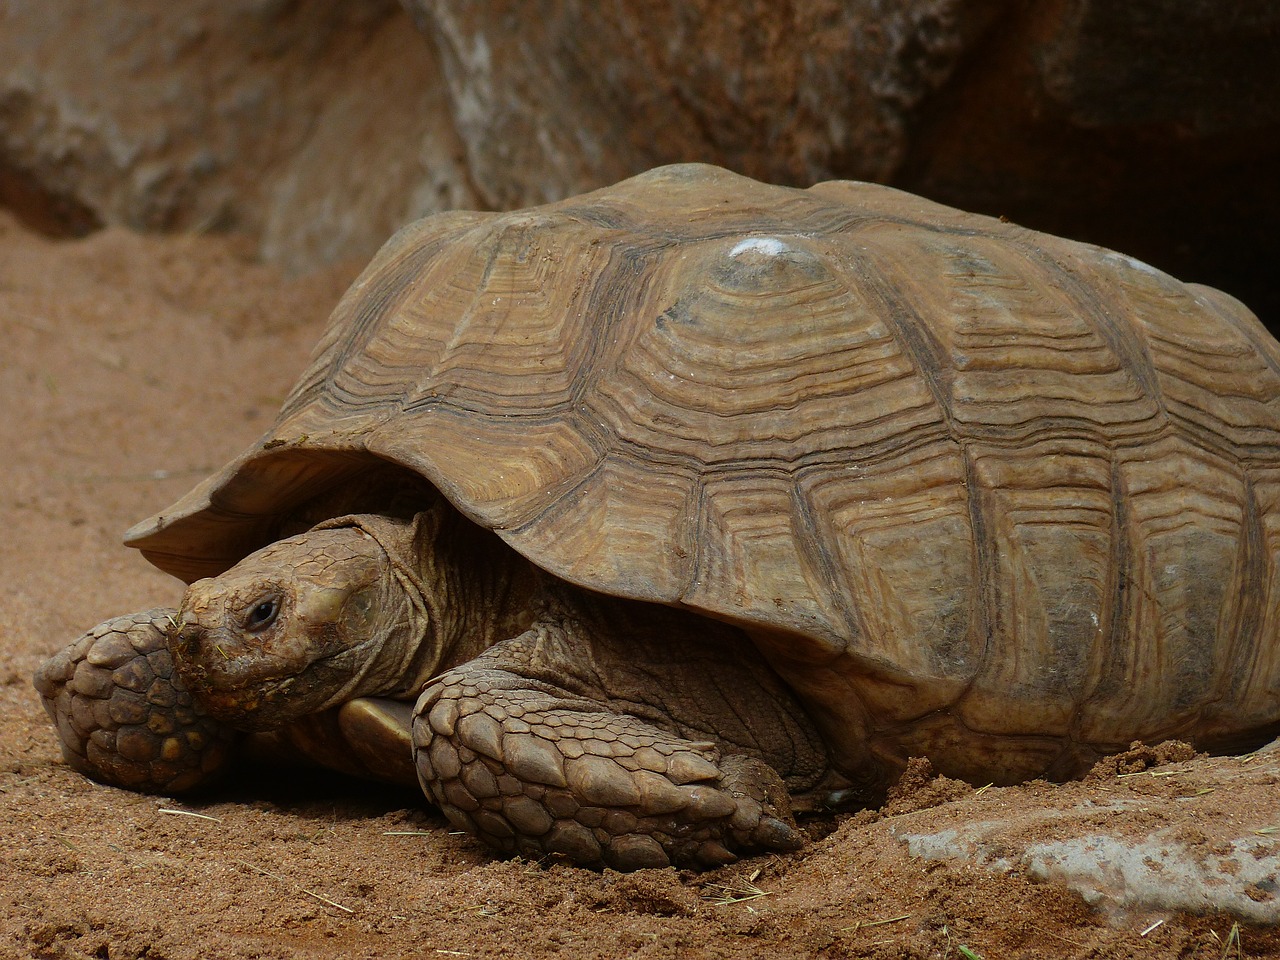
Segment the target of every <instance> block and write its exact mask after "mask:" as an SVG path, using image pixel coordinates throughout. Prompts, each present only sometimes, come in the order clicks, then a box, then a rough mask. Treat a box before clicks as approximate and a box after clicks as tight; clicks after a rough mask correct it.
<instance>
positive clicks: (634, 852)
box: [413, 657, 803, 870]
mask: <svg viewBox="0 0 1280 960" xmlns="http://www.w3.org/2000/svg"><path fill="white" fill-rule="evenodd" d="M484 659H485V660H490V659H491V658H489V657H486V658H484ZM417 713H418V716H417V719H416V721H415V723H414V726H413V744H414V758H415V761H416V763H417V765H418V777H419V780H420V781H421V783H422V786H423V789H424V790H425V791H426V792H427V793H428V794H429V795H430V796H431V797H432V798H433V799H434V800H435V801H436V803H437V804H438V805H439V806H440V809H441V810H442V811H443V812H444V813H445V815H446V816H447V817H448V818H449V820H450V821H451V822H452V823H453V824H454V825H455V826H457V827H459V828H460V829H463V830H466V831H468V832H469V833H473V834H475V835H476V836H478V837H480V838H481V839H482V840H484V841H485V842H486V843H488V844H489V845H490V846H492V847H494V848H495V849H498V850H501V851H503V852H506V853H519V854H522V855H524V856H529V857H534V858H541V857H543V856H548V855H553V854H554V855H560V856H564V857H566V858H568V859H569V860H572V861H573V862H575V863H578V864H580V865H583V866H600V865H605V866H610V867H614V868H615V869H618V870H638V869H641V868H643V867H665V866H669V865H671V864H676V865H678V866H690V867H703V868H705V867H714V866H719V865H721V864H724V863H729V862H732V861H733V860H735V859H737V856H736V853H735V852H734V851H739V852H741V851H752V850H796V849H799V847H800V846H801V844H802V842H803V839H802V836H801V834H800V833H799V832H798V831H797V830H796V828H795V825H794V822H793V821H792V820H791V814H790V804H789V803H788V802H787V791H786V788H785V786H784V785H783V783H782V780H781V778H780V777H779V776H778V774H777V773H776V772H775V771H774V770H773V769H772V768H770V767H769V766H768V765H767V764H765V763H763V762H761V761H759V760H756V759H754V758H750V757H746V756H742V755H733V756H729V757H722V756H721V753H720V750H719V749H718V748H717V746H716V744H714V743H712V742H710V741H691V740H684V739H682V738H680V737H677V736H673V735H672V734H670V733H668V732H666V731H664V730H661V729H659V728H657V727H655V726H652V725H650V724H648V723H644V722H643V721H640V720H637V719H636V718H635V717H633V716H628V715H626V714H620V713H614V712H611V711H609V710H608V709H607V708H606V707H605V706H604V705H602V704H600V703H598V702H595V701H591V700H583V699H580V698H576V697H570V696H566V695H565V694H564V693H563V691H559V690H557V689H556V688H555V687H553V686H551V685H549V684H542V683H538V682H537V681H530V680H529V679H527V678H524V677H520V676H517V675H515V674H512V673H508V672H506V671H503V670H499V669H490V668H487V667H486V666H484V665H481V664H480V663H478V662H476V661H473V662H471V663H469V664H466V665H464V666H462V667H460V668H458V669H456V670H450V671H448V672H446V673H445V674H444V675H443V676H441V677H440V678H439V679H438V680H437V681H436V682H435V683H433V684H432V685H431V686H430V687H429V688H428V689H427V690H426V692H425V693H424V694H423V695H422V697H421V699H420V700H419V701H418V706H417Z"/></svg>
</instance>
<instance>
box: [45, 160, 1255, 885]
mask: <svg viewBox="0 0 1280 960" xmlns="http://www.w3.org/2000/svg"><path fill="white" fill-rule="evenodd" d="M126 540H127V542H128V543H130V544H131V545H132V546H134V547H137V548H138V549H140V550H141V551H142V552H143V554H144V555H145V556H146V557H147V558H148V559H149V560H150V561H151V562H152V563H154V564H156V565H157V566H158V567H160V568H161V569H162V570H165V571H167V572H169V573H171V574H173V575H175V576H177V577H179V578H181V579H182V580H184V581H186V582H187V583H188V584H189V587H188V588H187V592H186V594H185V597H184V599H183V601H182V604H181V608H180V609H179V610H176V611H174V610H152V611H146V612H144V613H140V614H136V615H133V616H126V617H121V618H117V619H114V620H110V621H107V622H105V623H104V624H101V625H99V626H98V627H96V628H94V629H93V630H91V631H89V632H88V633H87V634H85V635H84V636H83V637H81V638H80V639H79V640H77V641H76V642H75V643H73V644H72V645H71V646H70V647H69V648H68V649H67V650H66V651H64V652H63V653H61V654H59V655H57V656H55V657H53V658H52V659H51V660H50V661H49V662H48V663H46V664H45V665H44V666H43V667H41V668H40V670H39V671H38V673H37V676H36V686H37V688H38V689H39V692H40V693H41V695H42V696H43V698H44V701H45V705H46V707H47V708H48V710H49V712H50V714H51V716H52V717H53V719H54V721H55V725H56V727H57V730H58V733H59V735H60V738H61V741H62V747H63V751H64V754H65V757H66V759H67V761H68V762H69V763H70V764H71V765H72V766H74V767H76V768H77V769H79V770H81V771H83V772H85V773H87V774H89V775H90V776H93V777H96V778H98V779H100V780H103V781H105V782H108V783H114V784H118V785H121V786H125V787H129V788H132V789H135V790H145V791H153V792H170V793H171V792H177V791H181V790H189V789H195V788H198V787H199V786H201V785H203V784H205V783H207V782H209V781H210V780H212V779H214V778H216V777H217V776H218V775H219V774H220V771H222V770H223V769H224V768H226V766H227V765H228V764H229V763H231V762H232V759H233V757H234V755H235V751H236V749H237V744H238V743H239V742H240V738H243V737H247V738H248V739H249V742H256V743H258V744H259V746H261V745H262V744H264V743H265V744H267V745H269V746H270V747H271V748H272V749H276V750H277V751H280V752H281V753H283V754H289V755H294V756H297V757H299V758H305V759H309V760H311V761H315V762H318V763H321V764H323V765H326V766H328V767H332V768H335V769H339V770H343V771H347V772H356V773H361V774H365V775H370V776H377V777H382V778H385V779H390V780H400V781H405V782H413V783H420V784H421V787H422V789H423V790H424V791H425V793H426V795H427V797H428V798H429V799H430V800H431V801H433V802H434V803H435V804H436V805H438V806H439V808H440V809H441V810H442V811H443V812H444V814H445V816H446V817H447V818H448V819H449V820H450V821H451V822H452V823H453V824H455V825H456V826H458V827H459V828H461V829H463V830H466V831H468V832H470V833H472V834H474V835H476V836H477V837H480V838H482V839H483V840H484V841H485V842H486V843H487V844H489V845H491V846H492V847H493V848H496V849H497V850H499V851H503V852H506V853H508V854H518V855H525V856H531V857H542V856H549V855H550V856H556V857H561V858H566V859H568V860H569V861H572V862H576V863H579V864H583V865H596V866H599V865H609V866H613V867H617V868H620V869H634V868H640V867H650V866H661V865H666V864H676V865H682V866H691V867H711V866H715V865H717V864H723V863H727V862H730V861H732V860H733V859H735V858H736V857H738V856H742V855H749V854H752V853H754V852H758V851H769V850H792V849H796V848H797V847H799V846H800V845H801V843H802V841H803V838H804V833H803V831H802V830H801V828H800V827H799V826H798V825H797V821H796V817H797V816H798V815H800V814H804V813H807V812H812V811H814V810H819V809H824V808H834V807H838V806H839V805H841V804H853V803H859V802H862V803H866V802H873V801H874V798H875V797H877V796H878V795H880V793H882V791H883V790H884V788H885V786H886V784H889V783H891V782H892V780H893V778H894V777H895V776H896V775H897V774H898V772H899V771H900V770H901V769H902V768H903V767H904V765H905V763H906V762H907V760H908V758H911V757H927V758H929V759H930V760H931V762H932V763H933V765H934V767H935V769H937V770H938V771H939V772H941V773H944V774H947V775H949V776H952V777H957V778H963V779H966V780H970V781H974V782H981V783H986V782H995V783H1002V784H1003V783H1012V782H1016V781H1020V780H1025V779H1029V778H1034V777H1048V778H1052V779H1065V778H1070V777H1073V776H1076V775H1079V774H1081V773H1082V772H1083V771H1086V770H1087V769H1088V768H1089V766H1090V764H1092V763H1093V762H1095V761H1096V759H1097V758H1098V757H1100V756H1102V755H1104V754H1106V753H1109V752H1113V751H1115V750H1117V749H1123V748H1124V747H1126V746H1128V745H1129V744H1130V743H1131V742H1132V741H1134V740H1146V741H1149V742H1155V741H1158V740H1163V739H1166V738H1174V737H1176V738H1182V739H1187V740H1190V741H1192V742H1194V743H1196V744H1197V745H1199V746H1201V747H1204V748H1207V749H1213V750H1232V749H1244V748H1246V747H1250V746H1253V745H1256V744H1258V743H1261V742H1263V741H1265V740H1267V739H1269V738H1271V737H1273V736H1274V735H1275V734H1276V732H1277V724H1278V721H1280V644H1278V643H1277V639H1278V637H1277V616H1278V611H1280V596H1278V595H1277V593H1278V591H1280V346H1278V345H1277V344H1276V342H1275V341H1273V340H1272V339H1271V338H1270V337H1269V335H1268V334H1267V333H1266V332H1265V331H1264V329H1263V327H1262V326H1261V325H1260V324H1259V322H1258V320H1257V319H1256V318H1255V317H1254V316H1253V315H1252V314H1251V313H1250V312H1249V311H1248V310H1247V309H1246V308H1245V307H1244V306H1243V305H1241V304H1240V303H1239V302H1237V301H1236V300H1234V299H1232V298H1231V297H1230V296H1228V295H1226V294H1224V293H1221V292H1219V291H1217V290H1213V289H1210V288H1207V287H1204V286H1199V285H1196V284H1184V283H1181V282H1179V281H1177V280H1175V279H1173V278H1171V277H1169V276H1167V275H1165V274H1164V273H1161V272H1159V271H1158V270H1155V269H1153V268H1151V267H1149V266H1147V265H1145V264H1143V263H1141V262H1139V261H1137V260H1134V259H1132V258H1130V257H1127V256H1124V255H1121V254H1118V253H1114V252H1111V251H1108V250H1104V249H1101V248H1099V247H1095V246H1091V245H1087V244H1082V243H1077V242H1072V241H1068V240H1064V239H1059V238H1056V237H1052V236H1048V235H1045V234H1042V233H1037V232H1034V231H1031V230H1028V229H1025V228H1022V227H1019V226H1017V225H1014V224H1012V223H1008V222H1006V221H1003V220H997V219H992V218H989V217H985V216H978V215H973V214H969V213H965V212H961V211H958V210H955V209H952V208H949V207H945V206H942V205H939V204H937V203H933V202H930V201H928V200H924V199H921V198H919V197H915V196H912V195H909V194H907V193H903V192H900V191H898V190H894V189H891V188H888V187H884V186H879V185H873V184H867V183H857V182H829V183H821V184H818V185H816V186H813V187H811V188H809V189H806V190H801V189H794V188H786V187H778V186H771V185H766V184H762V183H758V182H755V181H753V180H750V179H747V178H745V177H742V176H738V175H735V174H733V173H729V172H727V171H724V170H719V169H716V168H713V167H709V166H704V165H696V164H695V165H678V166H671V167H664V168H659V169H656V170H653V171H650V172H648V173H645V174H643V175H640V176H637V177H634V178H632V179H629V180H625V181H623V182H621V183H619V184H616V185H614V186H612V187H609V188H606V189H603V190H599V191H596V192H593V193H588V194H586V195H583V196H580V197H576V198H572V199H568V200H564V201H561V202H558V203H553V204H549V205H545V206H541V207H536V208H532V209H528V210H523V211H518V212H512V213H501V214H495V213H477V212H450V213H444V214H438V215H435V216H431V217H429V218H426V219H424V220H421V221H418V222H416V223H413V224H411V225H409V226H407V227H406V228H404V229H403V230H402V231H401V232H399V233H398V234H396V235H395V236H394V237H393V238H392V239H391V240H390V241H388V242H387V244H386V245H385V246H384V247H383V249H382V250H381V252H380V253H378V255H377V257H376V258H375V259H374V260H373V261H372V263H371V264H370V265H369V266H368V267H367V268H366V270H365V271H364V273H363V274H362V275H361V276H360V277H359V279H358V280H357V281H356V282H355V284H354V285H353V286H352V287H351V289H350V291H349V292H348V293H347V294H346V295H345V296H344V297H343V298H342V300H341V301H340V303H339V304H338V306H337V308H336V310H335V312H334V314H333V316H332V319H331V320H330V322H329V325H328V327H327V329H326V331H325V332H324V334H323V336H322V338H321V340H320V342H319V344H318V346H317V348H316V351H315V353H314V355H313V358H312V360H311V362H310V366H309V367H308V369H307V370H306V372H305V373H304V374H303V376H302V378H301V380H300V381H299V382H298V384H297V385H296V387H295V388H294V389H293V391H292V392H291V394H290V395H289V396H288V398H287V399H286V400H285V402H284V404H283V408H282V410H281V411H280V414H279V417H278V419H277V420H276V421H275V423H274V425H273V426H272V427H271V428H270V429H269V430H268V431H267V433H266V434H265V435H264V436H263V437H262V438H261V439H260V440H259V442H258V443H256V444H255V445H254V446H253V447H252V448H251V449H249V450H248V451H247V452H245V453H244V454H243V455H242V456H240V457H239V458H238V459H236V460H235V461H234V462H233V463H231V464H230V465H228V466H227V467H226V468H225V469H223V470H222V471H221V472H219V473H217V474H216V475H214V476H212V477H210V478H209V479H207V480H205V481H204V482H203V483H201V484H200V485H199V486H197V487H196V488H195V489H194V490H193V491H192V492H191V493H190V494H188V495H187V496H186V497H184V498H183V499H181V500H180V501H179V502H178V503H177V504H175V505H174V506H172V507H170V508H169V509H167V510H165V511H163V512H162V513H160V514H158V515H157V516H155V517H153V518H152V519H150V520H147V521H145V522H143V523H141V524H139V525H138V526H135V527H134V528H133V529H132V530H130V531H129V532H128V534H127V535H126Z"/></svg>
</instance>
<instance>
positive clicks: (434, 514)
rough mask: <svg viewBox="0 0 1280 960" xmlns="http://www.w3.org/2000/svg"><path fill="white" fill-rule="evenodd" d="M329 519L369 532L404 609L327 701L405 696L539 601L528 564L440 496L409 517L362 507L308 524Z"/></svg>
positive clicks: (509, 633)
mask: <svg viewBox="0 0 1280 960" xmlns="http://www.w3.org/2000/svg"><path fill="white" fill-rule="evenodd" d="M339 525H340V526H358V527H359V528H360V529H362V530H364V531H365V532H366V533H368V534H369V535H370V536H372V537H373V538H374V539H375V540H377V542H378V544H379V545H380V546H381V547H382V549H383V550H384V551H385V553H386V555H387V560H388V563H389V565H390V569H391V577H392V579H393V580H394V582H395V584H396V585H397V587H398V593H399V594H400V600H401V602H402V604H403V607H404V614H403V616H401V617H399V618H397V619H395V620H394V621H391V622H388V623H386V624H385V625H384V627H383V638H382V640H381V642H380V643H379V645H378V650H377V652H376V655H374V656H371V657H369V658H368V659H367V662H366V663H365V664H364V665H362V666H361V667H360V669H359V675H358V677H355V678H353V681H352V684H351V685H350V686H349V688H348V689H345V690H344V691H342V692H341V693H340V694H338V695H336V696H335V698H334V703H341V702H345V701H347V700H350V699H352V698H353V697H358V696H384V697H390V698H392V699H397V700H412V699H414V698H416V697H417V695H418V694H419V693H420V692H421V690H422V686H423V684H425V683H426V682H427V681H428V680H430V679H431V678H432V677H434V676H436V675H437V674H438V673H440V672H441V671H442V670H446V669H448V668H449V667H452V666H456V665H457V664H460V663H464V662H466V661H468V660H471V659H474V658H475V657H477V656H479V654H480V653H482V652H483V651H484V650H486V649H488V648H489V647H491V646H493V644H495V643H498V642H499V641H502V640H505V639H507V638H509V637H513V636H515V635H517V634H519V633H521V632H523V631H524V630H526V629H528V627H529V625H530V624H531V623H532V621H533V617H534V612H535V610H536V609H538V608H539V607H540V598H541V596H542V588H541V580H542V578H541V577H540V576H539V575H538V574H537V573H536V571H534V569H533V568H532V566H531V565H530V564H529V562H528V561H526V560H525V559H524V558H522V557H520V556H519V555H518V554H516V553H515V552H514V551H513V550H512V549H511V548H510V547H508V546H506V545H505V544H503V543H502V542H501V541H500V540H499V539H498V538H497V537H496V536H494V535H493V534H492V533H489V532H488V531H486V530H482V529H481V528H479V527H477V526H476V525H475V524H473V523H471V522H470V521H468V520H467V519H465V518H464V517H462V516H461V515H460V514H458V513H457V511H455V510H454V509H452V508H451V507H449V506H448V505H446V504H444V503H443V502H440V503H437V504H435V505H433V506H432V507H431V508H429V509H427V510H424V511H422V512H420V513H418V514H417V515H416V516H414V518H413V519H412V520H409V521H404V520H393V519H389V518H387V517H382V516H378V515H375V514H364V515H357V516H350V517H340V518H337V519H335V520H330V521H327V522H326V523H323V524H320V525H319V526H318V527H317V528H316V529H323V528H327V527H333V526H339Z"/></svg>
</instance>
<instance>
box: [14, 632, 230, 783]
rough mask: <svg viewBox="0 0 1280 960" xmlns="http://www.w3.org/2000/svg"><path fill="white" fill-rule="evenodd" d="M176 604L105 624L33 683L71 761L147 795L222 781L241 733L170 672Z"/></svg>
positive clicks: (48, 664) (49, 665)
mask: <svg viewBox="0 0 1280 960" xmlns="http://www.w3.org/2000/svg"><path fill="white" fill-rule="evenodd" d="M176 613H177V611H174V610H167V609H155V610H147V611H145V612H143V613H135V614H131V615H129V616H123V617H116V618H115V619H113V620H107V621H106V622H104V623H100V624H98V626H96V627H94V628H93V629H92V630H90V631H89V632H88V633H86V634H84V636H82V637H80V638H79V639H78V640H76V641H75V642H74V643H72V644H71V645H70V646H69V647H67V648H66V649H65V650H63V651H62V652H61V653H59V654H57V655H56V656H54V657H52V658H51V659H49V660H47V661H46V662H45V663H44V664H43V665H41V667H40V668H39V669H38V670H37V671H36V674H35V678H34V681H35V687H36V690H38V691H39V693H40V696H41V698H42V699H43V700H44V707H45V710H47V711H48V713H49V716H50V717H51V718H52V719H53V723H54V726H55V727H56V728H57V730H58V737H59V739H60V740H61V742H62V755H63V757H64V758H66V761H67V763H68V764H69V765H70V766H72V767H74V768H75V769H76V770H79V771H80V772H81V773H83V774H85V775H86V776H89V777H92V778H93V779H95V780H99V781H101V782H103V783H108V784H111V785H113V786H118V787H125V788H127V789H130V790H138V791H141V792H144V793H180V792H183V791H186V790H191V789H193V788H195V787H199V786H201V785H203V784H205V783H207V782H209V781H210V780H212V779H213V778H215V777H216V776H217V775H218V774H219V773H220V772H221V771H222V769H223V768H224V767H225V766H226V764H227V762H228V761H229V760H230V758H231V755H232V752H233V746H234V743H235V741H236V739H237V738H238V736H239V734H237V733H236V732H235V731H233V730H232V729H231V728H230V727H228V726H226V725H225V724H222V723H220V722H218V721H216V720H214V719H212V718H211V717H208V716H206V715H205V714H204V712H203V711H202V710H201V709H200V708H199V706H198V705H196V704H195V703H194V702H193V701H192V698H191V694H190V693H188V692H187V689H186V688H185V687H184V686H183V685H182V682H181V680H179V679H178V676H177V674H176V673H175V672H174V669H173V662H172V660H170V658H169V650H168V648H167V646H166V636H165V633H166V629H167V628H168V627H169V626H170V623H171V618H172V617H174V616H175V615H176Z"/></svg>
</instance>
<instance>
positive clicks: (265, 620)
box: [244, 597, 280, 633]
mask: <svg viewBox="0 0 1280 960" xmlns="http://www.w3.org/2000/svg"><path fill="white" fill-rule="evenodd" d="M279 613H280V601H279V600H277V599H276V598H275V597H270V598H268V599H266V600H262V601H260V602H259V603H257V604H255V605H254V606H253V607H252V608H251V609H250V610H249V616H247V617H246V618H245V621H244V628H245V629H246V630H249V631H251V632H253V633H258V632H259V631H262V630H265V629H267V627H269V626H271V624H273V623H275V621H276V617H277V616H278V615H279Z"/></svg>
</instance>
